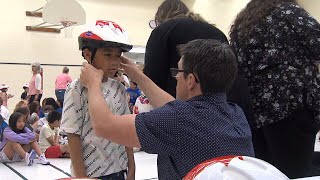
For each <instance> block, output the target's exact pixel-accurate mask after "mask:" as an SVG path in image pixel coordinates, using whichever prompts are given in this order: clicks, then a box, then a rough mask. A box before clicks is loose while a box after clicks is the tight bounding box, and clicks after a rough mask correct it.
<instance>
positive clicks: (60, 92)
mask: <svg viewBox="0 0 320 180" xmlns="http://www.w3.org/2000/svg"><path fill="white" fill-rule="evenodd" d="M65 92H66V90H65V89H58V90H56V91H55V93H56V97H57V100H59V101H60V100H61V101H62V102H63V99H64V93H65Z"/></svg>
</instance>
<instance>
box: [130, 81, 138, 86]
mask: <svg viewBox="0 0 320 180" xmlns="http://www.w3.org/2000/svg"><path fill="white" fill-rule="evenodd" d="M130 82H131V83H132V84H134V85H135V86H138V84H137V83H136V82H134V81H130Z"/></svg>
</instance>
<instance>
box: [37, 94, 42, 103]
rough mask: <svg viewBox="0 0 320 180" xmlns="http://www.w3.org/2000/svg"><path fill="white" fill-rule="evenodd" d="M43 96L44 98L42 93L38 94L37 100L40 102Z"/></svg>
mask: <svg viewBox="0 0 320 180" xmlns="http://www.w3.org/2000/svg"><path fill="white" fill-rule="evenodd" d="M41 98H42V94H39V95H38V99H37V100H36V101H38V102H39V103H40V101H41Z"/></svg>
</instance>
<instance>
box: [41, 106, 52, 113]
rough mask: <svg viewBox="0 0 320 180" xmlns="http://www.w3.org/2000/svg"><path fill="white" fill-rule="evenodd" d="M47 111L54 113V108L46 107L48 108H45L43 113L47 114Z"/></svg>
mask: <svg viewBox="0 0 320 180" xmlns="http://www.w3.org/2000/svg"><path fill="white" fill-rule="evenodd" d="M46 111H51V112H53V111H54V108H53V106H51V105H46V106H45V107H44V108H43V112H46Z"/></svg>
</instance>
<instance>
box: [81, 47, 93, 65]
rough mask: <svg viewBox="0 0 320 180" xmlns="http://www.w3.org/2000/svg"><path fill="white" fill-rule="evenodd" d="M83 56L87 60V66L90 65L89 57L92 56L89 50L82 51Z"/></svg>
mask: <svg viewBox="0 0 320 180" xmlns="http://www.w3.org/2000/svg"><path fill="white" fill-rule="evenodd" d="M83 56H84V58H85V59H86V60H87V62H88V63H89V64H91V56H92V52H91V51H90V50H89V49H84V50H83Z"/></svg>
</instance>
